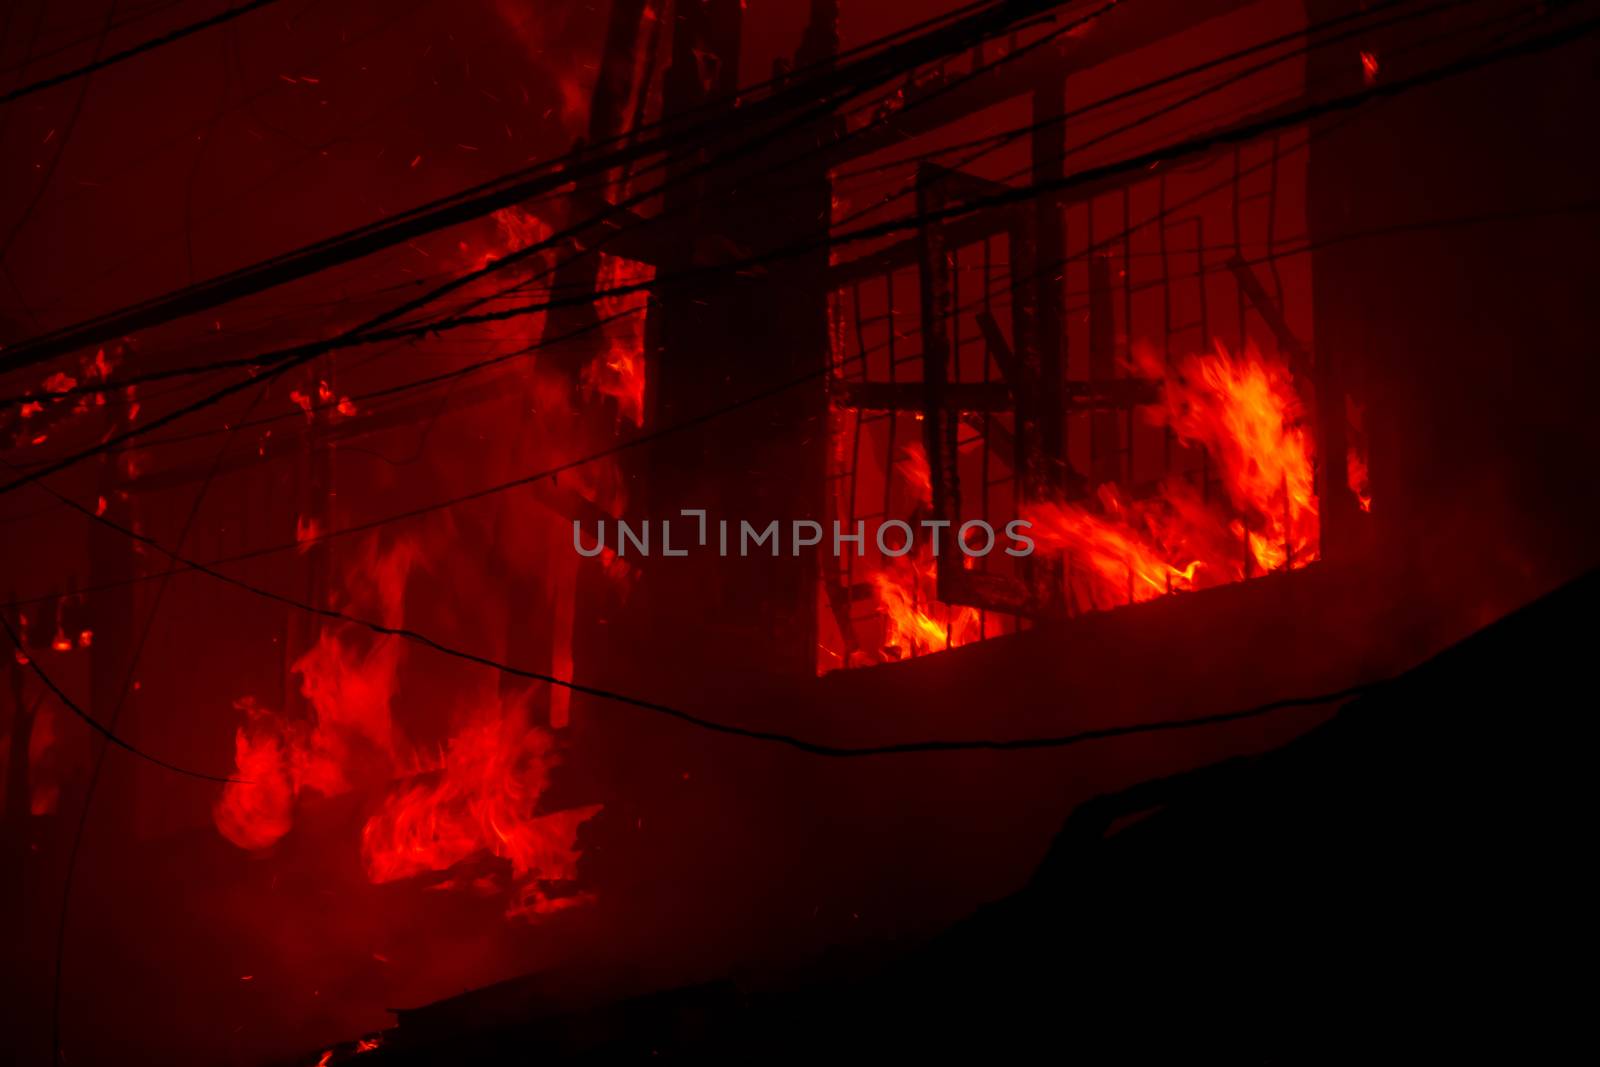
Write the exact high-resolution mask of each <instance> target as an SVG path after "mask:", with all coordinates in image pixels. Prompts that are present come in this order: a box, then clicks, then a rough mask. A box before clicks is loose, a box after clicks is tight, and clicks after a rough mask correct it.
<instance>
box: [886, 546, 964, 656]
mask: <svg viewBox="0 0 1600 1067" xmlns="http://www.w3.org/2000/svg"><path fill="white" fill-rule="evenodd" d="M884 563H885V566H884V567H883V569H882V570H879V571H877V572H876V573H875V574H873V576H872V588H873V592H874V593H875V594H876V595H877V598H878V611H879V612H880V613H881V614H882V616H883V649H884V652H885V653H886V654H887V655H888V656H889V657H890V658H891V659H907V658H909V657H911V656H921V655H925V654H927V653H929V652H938V651H940V650H942V649H946V648H955V647H956V646H957V645H964V644H966V643H968V642H969V641H972V640H974V639H975V638H976V637H977V636H978V611H977V609H976V608H970V607H960V606H955V605H949V604H943V603H941V602H939V601H936V600H934V597H933V590H934V588H935V587H936V585H935V583H936V573H937V572H936V568H935V564H934V561H933V556H932V554H931V552H929V553H926V554H924V555H920V556H918V557H916V558H914V559H913V558H912V557H910V556H903V557H900V558H898V559H894V558H890V559H888V560H885V561H884ZM936 603H938V604H940V606H941V607H943V608H944V611H943V612H942V613H941V614H942V615H943V618H942V619H941V618H938V617H936V616H935V615H933V614H931V609H932V608H933V606H934V605H935V604H936Z"/></svg>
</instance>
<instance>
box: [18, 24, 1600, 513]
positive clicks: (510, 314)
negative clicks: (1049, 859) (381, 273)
mask: <svg viewBox="0 0 1600 1067" xmlns="http://www.w3.org/2000/svg"><path fill="white" fill-rule="evenodd" d="M1597 27H1600V20H1595V19H1590V20H1586V21H1583V22H1579V23H1577V24H1575V25H1573V26H1569V27H1563V28H1560V29H1557V30H1555V31H1552V32H1550V33H1547V34H1543V35H1540V36H1537V37H1534V38H1530V39H1528V40H1526V41H1522V42H1519V43H1517V44H1514V45H1509V46H1506V47H1503V48H1500V49H1495V50H1492V51H1489V52H1485V53H1480V54H1476V55H1472V56H1467V57H1464V58H1461V59H1458V60H1455V61H1452V62H1449V63H1446V64H1443V65H1441V66H1438V67H1435V68H1433V69H1431V70H1427V71H1424V72H1421V73H1419V74H1416V75H1413V76H1411V77H1408V78H1405V79H1400V80H1397V81H1394V82H1389V83H1382V84H1379V85H1376V86H1369V87H1368V88H1366V89H1364V90H1361V91H1357V92H1353V93H1349V94H1346V95H1344V96H1341V97H1336V98H1334V99H1332V100H1328V101H1324V102H1320V103H1315V104H1311V105H1308V106H1305V107H1302V108H1298V109H1289V110H1287V111H1282V112H1280V113H1278V114H1276V115H1272V116H1268V117H1265V118H1261V119H1257V120H1254V121H1250V122H1245V123H1242V124H1236V125H1234V126H1230V127H1226V128H1224V129H1221V130H1217V131H1212V132H1210V133H1207V134H1204V135H1202V136H1200V137H1196V138H1191V139H1188V140H1186V141H1183V142H1179V143H1177V144H1174V145H1170V146H1164V147H1161V148H1157V149H1154V150H1152V151H1148V152H1144V153H1141V154H1138V155H1136V156H1133V157H1129V158H1124V159H1122V160H1118V161H1114V162H1112V163H1107V164H1103V165H1101V166H1097V167H1092V168H1088V169H1086V170H1082V171H1077V172H1074V173H1073V174H1070V175H1066V176H1063V177H1062V178H1060V179H1056V180H1053V181H1049V182H1043V183H1031V184H1029V185H1025V186H1020V187H1015V188H1012V189H1008V190H1005V191H1002V192H998V193H995V194H991V195H989V196H985V197H981V198H977V199H974V200H970V201H965V202H963V203H960V204H956V205H953V206H950V207H947V208H944V209H941V210H939V211H935V212H928V213H913V214H911V215H905V216H900V217H897V218H894V219H890V220H886V221H884V222H881V223H876V224H873V225H871V226H866V227H861V228H858V229H856V230H852V231H848V232H846V233H844V234H840V235H837V236H830V237H828V238H826V239H825V240H824V241H823V242H802V243H800V244H798V245H791V246H789V247H787V248H784V249H778V250H774V251H772V252H769V253H765V254H763V255H761V256H754V257H746V259H744V260H742V261H735V262H733V263H730V264H720V265H718V266H716V267H710V268H701V269H690V270H686V271H682V272H679V273H678V274H676V275H673V276H672V277H671V278H668V279H661V278H657V279H655V280H654V281H652V282H650V283H634V284H628V285H622V286H616V287H612V288H610V289H606V290H597V291H596V292H594V293H593V294H590V295H586V296H583V297H574V298H564V299H555V300H549V301H545V302H543V303H538V304H531V305H525V306H522V307H519V308H514V309H510V310H506V311H500V312H490V313H484V314H479V315H467V316H457V317H455V318H452V319H445V320H441V321H438V322H434V323H431V324H427V325H425V326H422V327H411V328H407V329H404V330H392V331H382V332H377V333H372V334H367V335H365V336H353V335H357V334H359V332H360V331H361V330H363V329H365V328H366V327H365V326H362V327H357V328H355V329H354V330H352V331H347V332H346V333H345V334H343V335H341V336H340V337H338V338H334V339H332V340H330V341H326V342H316V343H313V344H309V345H303V346H298V347H297V348H295V349H289V350H285V351H286V352H287V353H308V354H305V355H297V356H295V357H294V360H293V361H290V362H285V363H283V364H280V365H279V366H278V367H276V368H274V369H273V370H271V371H269V372H267V373H268V375H269V376H276V375H278V374H281V373H283V372H284V371H286V370H287V369H289V367H290V366H293V365H296V363H297V362H304V361H305V360H307V359H309V358H312V357H313V356H314V355H317V354H321V353H322V352H324V351H331V350H332V349H334V348H337V347H344V346H346V345H348V344H351V343H358V344H359V343H372V342H375V341H381V340H388V339H399V338H403V337H409V336H423V335H427V334H432V333H437V332H440V331H443V330H446V329H456V328H460V327H463V326H468V325H478V324H482V323H487V322H498V321H505V320H508V319H512V318H517V317H521V316H524V315H529V314H533V313H535V312H537V311H543V310H549V309H552V308H556V307H564V306H569V305H573V304H577V303H587V302H590V301H592V300H596V299H600V298H602V297H608V296H611V297H615V296H624V295H630V294H633V293H637V292H642V291H645V290H647V289H652V288H654V287H656V286H658V285H660V284H663V283H664V282H678V281H683V280H689V279H694V278H698V277H705V276H708V275H717V274H727V273H732V272H735V271H738V270H741V269H749V268H751V267H755V266H761V265H764V264H765V263H767V262H771V261H775V260H779V259H782V258H786V257H789V256H793V255H797V254H801V253H804V252H806V251H810V250H812V249H814V248H816V247H818V245H819V244H821V245H826V246H830V247H831V246H836V245H842V244H850V243H856V242H860V241H865V240H871V239H875V238H878V237H882V236H887V235H890V234H893V233H898V232H900V231H902V230H905V229H909V228H911V227H913V226H919V225H926V224H927V223H929V222H939V221H944V220H946V219H951V218H956V217H960V216H963V215H967V214H972V213H974V212H977V211H981V210H985V209H987V208H991V207H1000V206H1005V205H1008V204H1011V203H1015V202H1019V201H1022V200H1026V199H1031V198H1032V197H1034V196H1037V195H1039V194H1040V193H1044V192H1055V191H1062V190H1066V189H1069V188H1072V187H1073V186H1077V185H1084V184H1089V183H1092V182H1097V181H1101V180H1104V179H1107V178H1111V177H1115V176H1118V175H1120V174H1123V173H1127V172H1130V171H1137V170H1143V169H1146V168H1149V167H1152V166H1155V165H1158V164H1161V163H1165V162H1170V161H1171V160H1174V159H1178V158H1183V157H1187V156H1191V155H1197V154H1201V153H1204V152H1207V151H1210V150H1212V149H1214V148H1217V147H1220V146H1223V145H1229V144H1237V143H1242V142H1245V141H1248V140H1253V139H1255V138H1257V137H1260V136H1262V135H1263V134H1265V133H1270V132H1272V131H1273V130H1276V129H1279V128H1282V127H1286V126H1295V125H1300V124H1302V123H1305V122H1308V121H1310V120H1311V119H1314V118H1318V117H1321V116H1323V115H1327V114H1332V113H1335V112H1340V111H1349V110H1352V109H1354V108H1356V107H1359V106H1360V105H1362V104H1364V103H1367V102H1369V101H1372V100H1381V99H1387V98H1391V97H1394V96H1397V95H1399V94H1401V93H1404V92H1408V91H1410V90H1412V89H1416V88H1421V87H1423V86H1427V85H1431V84H1435V83H1437V82H1440V81H1443V80H1445V79H1448V78H1451V77H1455V76H1459V75H1462V74H1466V73H1470V72H1472V71H1475V70H1478V69H1481V68H1484V67H1487V66H1489V65H1491V64H1494V63H1497V62H1501V61H1504V60H1507V59H1511V58H1516V57H1521V56H1527V55H1534V54H1538V53H1540V52H1543V51H1548V50H1550V49H1553V48H1556V47H1559V46H1561V45H1564V44H1567V43H1570V42H1571V41H1574V40H1577V39H1580V38H1582V37H1584V36H1586V35H1587V34H1589V33H1592V32H1593V31H1594V30H1595V29H1596V28H1597ZM530 247H531V246H530ZM413 303H415V302H413ZM388 314H392V312H391V313H388ZM384 317H385V316H380V317H379V319H380V320H381V319H382V318H384ZM374 321H378V320H374ZM248 384H249V381H248V380H246V381H244V382H240V383H235V384H234V385H231V386H228V387H226V388H225V389H222V390H219V391H217V392H215V393H212V394H210V395H209V396H208V397H204V398H201V399H200V400H198V401H196V402H194V403H192V404H189V405H186V406H184V407H183V408H180V409H178V410H177V411H175V412H170V413H168V414H167V415H164V416H161V417H160V418H158V419H156V420H154V421H152V422H151V423H149V424H146V425H144V426H141V427H136V428H131V429H129V430H127V431H124V432H123V433H121V434H118V435H115V436H114V437H113V438H111V439H109V440H107V441H105V442H102V443H100V444H98V445H95V446H91V447H89V448H86V449H83V450H80V451H79V452H77V453H74V454H72V455H69V456H67V457H64V458H63V459H61V460H58V461H56V462H54V463H51V464H47V465H46V466H44V467H41V468H38V469H36V470H34V471H32V472H30V473H28V474H26V475H23V476H21V477H19V478H17V479H14V480H13V481H11V482H8V483H6V484H4V485H0V494H3V493H6V492H10V491H11V490H13V489H15V488H18V487H19V486H21V485H24V484H27V483H28V482H30V481H33V480H36V479H38V478H41V477H45V476H47V475H49V474H53V473H55V472H56V471H59V470H63V469H65V468H66V467H69V466H71V465H73V464H74V463H76V462H78V461H79V460H81V459H84V458H88V457H89V456H92V455H95V454H97V453H99V452H102V451H106V450H109V449H110V448H112V447H115V446H117V445H120V444H122V443H124V442H125V441H127V440H131V439H133V438H135V437H139V436H143V435H144V434H147V433H149V432H150V431H152V430H154V429H157V428H159V427H160V426H163V425H167V424H170V423H171V422H174V421H176V420H177V419H179V418H182V417H183V416H185V415H187V414H189V413H191V412H193V411H196V410H200V409H201V408H204V407H207V406H210V405H211V404H212V403H215V402H217V401H219V400H221V399H223V398H225V397H226V396H230V395H232V394H233V393H235V392H238V391H239V390H241V389H243V388H245V387H246V386H247V385H248Z"/></svg>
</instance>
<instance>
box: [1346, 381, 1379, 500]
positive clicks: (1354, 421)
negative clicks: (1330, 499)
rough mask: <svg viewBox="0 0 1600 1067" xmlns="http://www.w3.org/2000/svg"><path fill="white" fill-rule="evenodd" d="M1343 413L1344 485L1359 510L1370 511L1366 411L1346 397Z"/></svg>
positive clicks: (1370, 496) (1353, 400)
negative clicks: (1354, 499)
mask: <svg viewBox="0 0 1600 1067" xmlns="http://www.w3.org/2000/svg"><path fill="white" fill-rule="evenodd" d="M1344 413H1345V440H1346V442H1347V447H1346V450H1345V456H1344V475H1345V485H1347V486H1349V488H1350V491H1351V492H1352V493H1354V494H1355V496H1356V503H1358V504H1360V505H1361V510H1362V511H1371V510H1372V483H1371V480H1370V479H1369V478H1368V475H1367V433H1366V427H1365V425H1364V424H1365V422H1366V419H1365V415H1366V410H1365V408H1363V407H1362V405H1360V404H1358V403H1356V400H1355V398H1354V397H1351V396H1346V397H1345V398H1344Z"/></svg>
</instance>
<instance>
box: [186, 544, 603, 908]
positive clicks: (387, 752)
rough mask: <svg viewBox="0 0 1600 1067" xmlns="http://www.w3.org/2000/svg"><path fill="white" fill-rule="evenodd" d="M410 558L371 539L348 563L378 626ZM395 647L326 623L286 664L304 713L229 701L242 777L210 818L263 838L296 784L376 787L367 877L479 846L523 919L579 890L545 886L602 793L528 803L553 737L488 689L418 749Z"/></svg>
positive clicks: (551, 754) (573, 864) (565, 872)
mask: <svg viewBox="0 0 1600 1067" xmlns="http://www.w3.org/2000/svg"><path fill="white" fill-rule="evenodd" d="M419 559H420V550H419V548H418V546H417V545H416V543H415V542H410V541H405V542H400V543H398V544H396V545H394V546H393V547H391V548H390V549H389V550H387V551H383V552H379V551H377V550H376V549H373V548H371V547H370V546H369V550H368V556H367V559H366V561H365V562H364V563H363V565H362V566H360V567H358V568H354V569H353V570H352V571H351V572H350V573H351V574H352V576H353V579H352V580H353V581H354V582H355V583H356V586H357V588H356V590H355V598H356V599H364V600H367V601H370V602H373V603H376V604H377V605H378V606H379V608H380V609H381V613H382V618H383V620H384V622H385V623H386V624H387V625H399V623H400V621H401V620H402V616H403V610H402V609H403V600H404V592H405V586H406V582H407V579H408V577H409V575H410V573H411V571H412V569H413V568H414V567H415V566H416V564H417V563H418V562H419ZM403 648H404V646H403V645H402V643H401V642H400V639H399V638H397V637H378V638H376V639H363V634H362V633H361V632H359V631H357V630H356V629H355V628H354V627H349V626H344V627H337V628H328V629H324V630H323V631H322V632H321V633H320V634H319V635H318V637H317V640H316V643H315V644H314V645H313V646H312V647H311V648H310V649H308V650H307V651H306V652H305V653H304V654H303V655H302V656H301V657H300V658H299V659H298V660H296V661H295V663H294V665H293V668H292V669H293V671H294V672H295V673H296V674H298V675H299V677H300V692H301V695H302V696H303V697H304V698H305V701H306V704H307V706H308V710H309V716H308V717H307V718H305V719H291V718H289V717H287V716H285V715H282V714H279V713H276V712H273V711H271V710H268V709H266V708H263V707H261V706H260V705H259V704H258V703H257V702H256V701H254V700H251V699H249V698H244V699H241V700H240V701H238V702H237V703H236V707H238V709H239V710H240V711H241V712H242V713H243V714H244V716H245V721H244V723H243V724H241V725H240V727H239V728H238V730H237V732H236V734H235V738H234V759H235V765H236V767H237V777H238V778H239V779H240V780H239V781H236V782H229V783H228V784H227V785H225V786H224V787H223V791H222V794H221V796H220V797H219V798H218V800H217V803H216V805H215V807H214V809H213V819H214V822H215V823H216V826H217V829H218V830H219V831H220V832H221V833H222V835H223V836H224V837H226V838H227V839H228V840H229V841H231V842H233V843H234V844H235V845H238V846H239V847H240V848H244V849H252V850H253V849H261V848H266V847H268V846H270V845H272V844H274V843H275V842H277V841H278V840H280V839H281V838H282V837H283V836H284V835H285V834H287V833H288V832H289V831H290V830H291V829H292V828H293V824H294V809H295V805H296V802H297V800H298V798H299V796H300V795H301V794H302V793H303V792H307V791H310V792H315V793H319V794H321V795H323V796H335V795H338V794H341V793H346V792H349V791H351V790H352V789H358V788H375V789H378V790H382V791H386V792H385V795H384V796H383V798H382V800H381V801H380V803H379V805H378V808H377V810H376V812H375V814H373V815H372V816H371V818H369V819H368V820H367V822H366V824H365V827H364V828H363V830H362V834H361V846H360V847H361V856H362V861H363V866H364V868H365V872H366V875H367V878H368V879H369V880H370V881H372V882H374V883H379V882H391V881H396V880H398V879H403V878H411V877H414V876H416V875H420V874H424V873H427V872H433V871H446V870H448V869H449V868H451V867H453V866H454V865H456V864H458V863H460V862H462V861H464V860H467V859H469V858H470V857H473V856H476V855H479V854H487V855H489V856H493V857H497V858H498V859H500V860H504V861H506V862H507V866H508V868H509V874H510V889H511V890H512V895H511V903H510V904H509V906H508V909H507V912H508V915H514V916H530V917H531V916H534V915H539V914H543V913H547V912H550V911H554V910H557V909H559V908H562V907H566V906H569V905H570V904H572V903H574V902H575V901H577V900H579V899H582V898H581V897H574V896H570V895H568V896H555V897H552V896H549V895H547V890H548V889H549V887H550V886H551V885H552V884H553V883H561V882H570V881H571V880H573V879H574V878H575V877H576V872H577V860H578V849H577V846H576V837H577V831H578V827H579V826H580V825H582V824H583V823H584V822H585V821H587V820H588V819H589V818H591V817H592V816H593V815H594V814H595V813H596V812H597V811H599V805H589V806H587V807H581V808H573V809H568V810H564V811H556V812H550V813H537V811H536V809H537V806H538V804H539V801H540V798H541V797H542V795H543V793H544V791H545V787H546V785H547V783H548V780H549V773H550V770H551V768H553V767H554V766H555V765H556V763H557V759H556V755H555V751H554V749H555V742H554V740H553V738H552V736H551V735H550V734H549V733H547V732H545V731H543V730H538V729H535V728H533V727H531V726H530V725H529V723H528V718H527V710H526V707H525V706H524V704H522V703H512V704H505V703H503V702H502V701H501V700H500V698H499V696H498V695H497V694H494V695H490V696H488V697H485V698H483V699H480V700H479V701H478V702H477V703H476V704H475V705H474V706H473V707H472V709H471V711H470V713H469V714H467V715H465V716H464V717H463V718H462V721H461V722H460V723H459V725H458V727H457V728H456V729H455V731H454V732H453V733H452V734H451V735H450V737H449V739H448V741H447V742H446V744H445V747H444V750H443V752H442V753H440V754H439V755H438V756H437V757H436V758H431V759H429V758H422V757H419V756H418V754H417V753H416V752H415V751H414V750H413V749H412V747H411V746H410V745H409V743H408V742H407V741H406V739H405V737H404V736H403V734H402V732H401V730H400V729H399V727H398V726H397V725H396V724H395V722H394V720H393V717H392V714H391V707H392V703H393V699H394V696H395V692H396V687H397V677H398V673H399V666H400V660H401V655H402V651H403ZM394 782H399V783H400V784H398V785H393V786H391V785H390V783H394Z"/></svg>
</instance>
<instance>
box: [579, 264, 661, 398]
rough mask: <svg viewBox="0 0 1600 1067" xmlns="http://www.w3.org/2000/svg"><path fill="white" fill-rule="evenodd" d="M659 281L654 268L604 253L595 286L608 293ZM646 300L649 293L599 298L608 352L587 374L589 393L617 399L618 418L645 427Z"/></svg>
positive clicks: (585, 371) (604, 353)
mask: <svg viewBox="0 0 1600 1067" xmlns="http://www.w3.org/2000/svg"><path fill="white" fill-rule="evenodd" d="M653 277H655V268H654V267H651V266H649V265H647V264H643V263H635V262H633V261H632V260H627V259H621V258H619V257H617V256H608V255H606V254H605V253H604V252H602V253H600V270H599V272H598V275H597V278H596V282H595V285H596V288H597V289H600V290H602V291H604V290H607V289H616V288H621V287H624V286H630V285H639V284H643V283H645V282H648V281H649V280H650V279H651V278H653ZM646 300H647V297H646V294H645V292H644V291H643V290H640V291H639V292H635V293H624V294H620V295H615V296H603V297H601V298H600V299H599V301H598V302H597V304H596V310H597V312H598V314H599V316H600V318H601V319H602V320H603V321H605V323H606V326H605V330H606V348H605V351H604V352H603V353H601V354H600V355H599V356H597V357H595V358H594V359H593V360H592V361H591V362H590V364H589V366H588V367H587V368H585V370H584V384H585V385H586V386H587V387H588V388H589V390H590V391H591V392H593V393H597V394H599V395H601V396H609V397H612V398H613V399H615V400H616V402H617V414H618V416H619V417H620V418H624V419H627V420H628V421H629V422H631V423H633V424H634V425H635V426H642V425H644V388H645V370H644V367H645V359H644V317H643V316H642V315H640V314H638V312H640V311H642V310H643V309H644V306H645V303H646ZM630 312H632V314H629V313H630ZM616 316H621V317H620V318H619V317H616Z"/></svg>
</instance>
